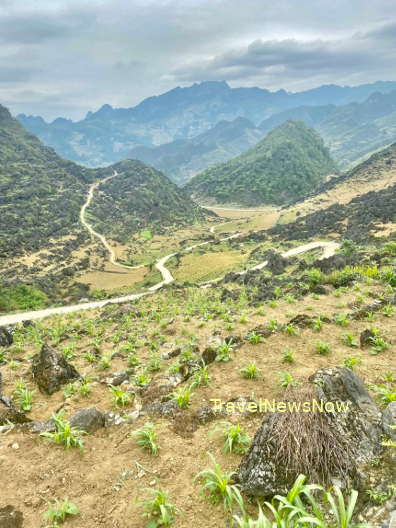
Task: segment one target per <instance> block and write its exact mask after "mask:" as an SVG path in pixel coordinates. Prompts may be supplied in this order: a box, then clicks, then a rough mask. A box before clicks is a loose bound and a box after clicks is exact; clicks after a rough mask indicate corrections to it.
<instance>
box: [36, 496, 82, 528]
mask: <svg viewBox="0 0 396 528" xmlns="http://www.w3.org/2000/svg"><path fill="white" fill-rule="evenodd" d="M79 513H80V510H79V509H78V508H77V506H76V505H75V504H73V503H72V502H69V500H68V499H64V500H63V501H58V500H55V501H54V502H52V503H50V504H49V506H48V510H47V511H46V513H45V514H44V515H43V518H44V520H46V521H49V522H50V523H51V527H50V528H56V527H57V526H58V525H59V523H63V522H64V521H65V520H66V518H67V517H73V516H75V515H78V514H79Z"/></svg>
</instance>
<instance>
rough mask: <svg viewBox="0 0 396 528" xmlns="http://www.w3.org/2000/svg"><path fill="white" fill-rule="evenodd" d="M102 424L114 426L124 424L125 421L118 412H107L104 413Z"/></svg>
mask: <svg viewBox="0 0 396 528" xmlns="http://www.w3.org/2000/svg"><path fill="white" fill-rule="evenodd" d="M103 416H104V426H105V427H114V426H116V425H124V424H126V423H127V421H126V420H125V419H124V418H123V417H122V416H120V415H119V414H116V413H112V412H107V413H104V415H103Z"/></svg>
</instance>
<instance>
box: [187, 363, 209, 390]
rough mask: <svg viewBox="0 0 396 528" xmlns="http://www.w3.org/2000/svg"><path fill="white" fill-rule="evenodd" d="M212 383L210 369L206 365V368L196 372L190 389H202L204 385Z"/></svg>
mask: <svg viewBox="0 0 396 528" xmlns="http://www.w3.org/2000/svg"><path fill="white" fill-rule="evenodd" d="M209 383H210V375H209V367H208V366H207V365H206V366H205V367H202V368H200V369H199V370H197V372H195V374H194V375H193V377H192V378H191V385H190V387H191V388H192V389H196V388H197V387H201V386H203V385H205V386H206V385H209Z"/></svg>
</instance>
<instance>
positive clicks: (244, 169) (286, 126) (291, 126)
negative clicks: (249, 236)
mask: <svg viewBox="0 0 396 528" xmlns="http://www.w3.org/2000/svg"><path fill="white" fill-rule="evenodd" d="M336 170H337V167H336V164H335V163H334V161H333V160H332V159H331V157H330V155H329V152H328V150H327V148H326V147H325V146H324V143H323V140H322V138H321V137H320V136H319V135H318V134H317V132H315V131H314V130H313V129H312V128H310V127H307V126H306V125H305V124H304V123H303V122H302V121H287V122H285V123H283V124H282V125H279V126H278V127H277V128H275V129H274V130H272V131H271V132H270V133H269V134H268V135H267V136H266V137H265V138H264V139H263V140H261V141H260V142H259V143H257V145H255V146H254V147H253V148H251V149H250V150H248V151H247V152H244V153H243V154H241V155H240V156H238V157H236V158H234V159H232V160H230V161H228V162H226V163H221V164H219V165H215V166H214V167H211V168H209V169H207V170H205V171H203V172H202V173H200V174H198V175H197V176H195V177H194V178H192V180H191V181H190V182H189V183H188V184H187V185H186V186H185V189H186V191H187V192H189V193H190V194H191V195H193V196H194V198H196V199H198V200H204V201H207V200H215V201H216V202H217V203H235V204H241V205H246V206H253V205H260V204H278V205H281V204H285V203H288V202H289V201H291V200H295V199H296V198H302V197H304V196H307V195H308V194H310V193H312V192H313V191H314V190H315V188H316V187H318V186H319V185H320V184H321V183H322V182H323V181H324V177H325V176H327V175H329V174H330V173H332V172H335V171H336Z"/></svg>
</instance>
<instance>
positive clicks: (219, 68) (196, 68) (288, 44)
mask: <svg viewBox="0 0 396 528" xmlns="http://www.w3.org/2000/svg"><path fill="white" fill-rule="evenodd" d="M390 37H394V38H396V31H395V26H393V25H386V26H383V27H381V28H377V29H375V30H373V31H370V32H366V33H358V34H354V35H351V36H350V37H349V38H344V39H339V40H321V39H316V40H308V41H306V40H298V39H284V40H269V41H264V40H255V41H253V42H252V43H251V44H249V45H248V46H246V47H245V48H241V49H237V50H233V51H228V52H226V53H223V54H222V55H218V56H215V57H213V58H211V59H209V60H203V61H196V62H191V63H189V64H185V65H184V66H182V67H180V68H176V69H175V70H174V71H173V75H174V78H175V79H179V80H182V81H184V82H187V81H188V82H190V81H196V80H198V79H200V78H209V79H224V80H229V81H232V80H237V79H242V78H249V77H260V76H262V77H264V78H265V76H266V75H269V76H271V77H276V76H277V74H279V77H281V78H284V79H285V78H287V74H289V80H291V81H293V79H292V75H293V76H297V77H298V75H300V76H301V75H310V76H311V77H317V76H318V74H319V73H322V74H331V73H333V74H334V76H335V77H334V82H337V77H339V76H342V75H345V74H346V73H350V72H351V69H352V71H354V72H355V73H356V72H357V71H360V72H364V71H365V70H366V71H367V70H370V69H373V68H374V69H375V70H377V69H378V68H379V67H380V66H381V65H383V66H385V65H389V55H388V52H387V51H390V53H391V55H392V59H395V58H396V53H395V50H394V49H393V48H391V49H390V50H388V40H389V39H390ZM379 48H382V50H383V54H382V55H381V54H378V49H379Z"/></svg>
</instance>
